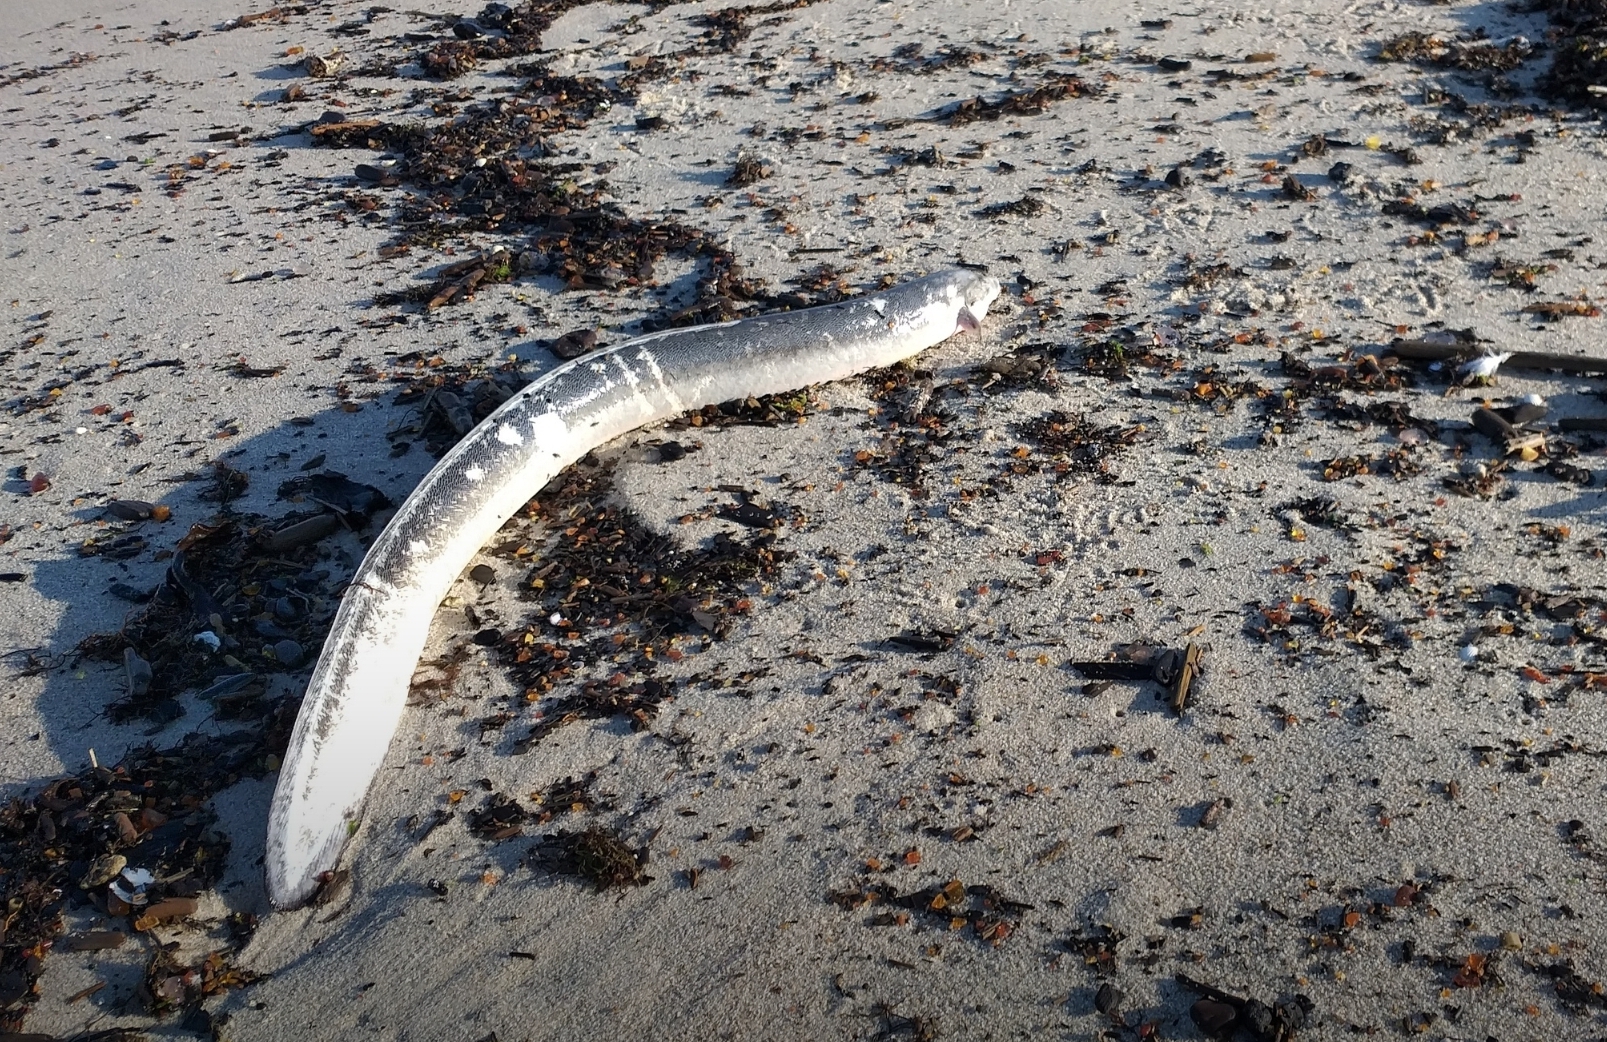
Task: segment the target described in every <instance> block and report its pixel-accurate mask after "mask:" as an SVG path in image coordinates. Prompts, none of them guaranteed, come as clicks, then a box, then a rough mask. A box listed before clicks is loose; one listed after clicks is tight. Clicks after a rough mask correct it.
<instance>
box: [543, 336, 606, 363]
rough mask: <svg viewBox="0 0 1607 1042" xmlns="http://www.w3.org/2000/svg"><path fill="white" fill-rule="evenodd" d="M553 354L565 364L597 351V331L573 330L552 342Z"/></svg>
mask: <svg viewBox="0 0 1607 1042" xmlns="http://www.w3.org/2000/svg"><path fill="white" fill-rule="evenodd" d="M551 350H552V353H553V354H554V355H555V356H556V357H557V358H558V359H559V360H560V361H563V362H568V361H571V360H573V359H576V358H579V357H580V356H581V355H584V354H590V353H591V352H592V351H595V350H597V330H595V329H572V330H570V331H569V332H567V333H565V334H564V335H563V336H561V337H559V338H558V339H557V340H554V341H553V342H552V347H551Z"/></svg>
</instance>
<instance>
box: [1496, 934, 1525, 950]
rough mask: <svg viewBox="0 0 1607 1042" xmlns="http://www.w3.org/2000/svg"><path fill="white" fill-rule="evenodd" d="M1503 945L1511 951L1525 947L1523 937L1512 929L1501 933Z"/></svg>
mask: <svg viewBox="0 0 1607 1042" xmlns="http://www.w3.org/2000/svg"><path fill="white" fill-rule="evenodd" d="M1501 947H1503V948H1505V949H1506V950H1507V951H1509V952H1515V951H1521V950H1522V949H1523V938H1522V937H1519V936H1518V935H1517V933H1516V932H1514V931H1512V930H1504V931H1502V933H1501Z"/></svg>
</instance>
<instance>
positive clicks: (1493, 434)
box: [1473, 407, 1546, 461]
mask: <svg viewBox="0 0 1607 1042" xmlns="http://www.w3.org/2000/svg"><path fill="white" fill-rule="evenodd" d="M1473 426H1474V427H1475V428H1476V429H1477V430H1478V431H1479V432H1480V433H1481V434H1483V435H1485V436H1486V437H1488V438H1489V439H1490V440H1491V441H1493V442H1495V443H1496V444H1498V445H1500V446H1501V451H1502V454H1503V455H1506V456H1518V457H1521V458H1522V459H1524V460H1525V461H1532V460H1536V459H1539V458H1540V455H1541V454H1542V453H1543V452H1545V451H1546V436H1545V435H1544V434H1542V433H1540V432H1539V431H1525V430H1520V429H1518V428H1517V427H1515V426H1513V424H1511V423H1510V422H1508V421H1507V419H1506V418H1505V417H1504V416H1502V415H1501V414H1500V413H1499V412H1497V411H1496V410H1494V409H1490V408H1487V407H1480V408H1478V409H1476V410H1474V413H1473Z"/></svg>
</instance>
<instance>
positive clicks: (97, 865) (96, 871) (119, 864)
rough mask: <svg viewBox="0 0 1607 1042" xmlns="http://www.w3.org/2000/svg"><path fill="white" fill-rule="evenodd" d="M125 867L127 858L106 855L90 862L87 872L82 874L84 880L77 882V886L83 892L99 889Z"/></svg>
mask: <svg viewBox="0 0 1607 1042" xmlns="http://www.w3.org/2000/svg"><path fill="white" fill-rule="evenodd" d="M127 867H128V858H126V857H124V856H123V855H122V854H106V855H104V856H102V857H98V858H96V859H95V860H94V861H92V862H90V864H89V868H88V870H86V871H85V872H84V878H83V879H80V880H79V881H78V885H79V887H80V888H81V889H84V890H96V889H99V888H100V887H103V886H105V885H106V884H107V883H110V882H111V881H112V880H113V879H116V878H117V876H118V875H119V874H120V873H121V872H122V871H123V869H125V868H127Z"/></svg>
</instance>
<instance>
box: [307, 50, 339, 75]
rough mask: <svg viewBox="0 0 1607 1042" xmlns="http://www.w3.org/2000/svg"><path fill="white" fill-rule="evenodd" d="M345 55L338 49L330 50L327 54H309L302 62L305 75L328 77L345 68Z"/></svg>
mask: <svg viewBox="0 0 1607 1042" xmlns="http://www.w3.org/2000/svg"><path fill="white" fill-rule="evenodd" d="M346 64H347V57H346V55H345V54H344V53H343V52H341V51H340V50H338V49H337V50H333V51H330V52H329V53H328V54H309V55H307V57H306V59H305V60H304V61H303V62H302V65H303V67H304V68H305V69H306V70H307V75H309V76H311V77H312V78H313V79H315V80H323V79H329V78H330V77H332V76H335V75H336V74H338V73H339V72H340V70H341V69H343V68H345V67H346Z"/></svg>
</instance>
